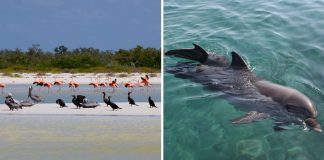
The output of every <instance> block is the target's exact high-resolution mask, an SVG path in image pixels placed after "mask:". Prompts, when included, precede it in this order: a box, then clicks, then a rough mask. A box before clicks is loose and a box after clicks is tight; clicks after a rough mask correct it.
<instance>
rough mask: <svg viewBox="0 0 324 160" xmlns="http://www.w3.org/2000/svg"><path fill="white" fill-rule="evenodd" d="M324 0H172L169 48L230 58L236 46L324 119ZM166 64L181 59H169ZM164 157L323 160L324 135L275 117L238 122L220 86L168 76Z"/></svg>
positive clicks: (260, 72)
mask: <svg viewBox="0 0 324 160" xmlns="http://www.w3.org/2000/svg"><path fill="white" fill-rule="evenodd" d="M323 8H324V2H323V1H306V0H302V1H284V0H274V1H271V2H267V1H243V0H235V1H220V0H203V1H194V0H165V2H164V12H165V13H164V45H165V46H164V49H165V51H168V50H170V49H177V48H192V45H191V43H197V44H199V45H201V46H202V47H203V48H205V49H206V50H207V51H209V52H214V53H218V54H223V55H225V56H226V57H227V58H230V57H231V56H230V52H231V51H236V52H238V53H239V54H240V55H243V57H244V58H245V59H246V60H247V61H248V63H249V65H250V66H251V68H252V70H253V72H255V73H256V74H257V75H258V76H260V77H263V78H265V79H267V80H269V81H272V82H275V83H278V84H281V85H285V86H290V87H292V88H296V89H298V90H299V91H301V92H303V93H304V94H306V95H307V96H309V97H310V98H311V99H312V101H313V102H314V103H315V104H316V105H317V110H318V117H317V119H318V121H319V122H320V123H321V124H322V126H323V125H324V94H323V90H324V84H323V83H322V82H323V80H324V70H323V68H324V21H323V17H324V9H323ZM164 60H165V61H164V62H165V67H168V66H172V65H174V64H175V63H176V62H178V61H180V59H177V58H170V57H165V59H164ZM164 86H165V87H164V92H165V93H164V157H165V159H170V160H171V159H179V160H180V159H185V160H190V159H203V160H205V159H207V160H209V159H240V160H247V159H262V160H301V159H303V160H304V159H307V160H313V159H314V160H317V159H323V157H324V152H323V149H324V143H323V139H324V134H323V133H315V132H313V131H308V130H304V129H303V128H302V127H300V126H293V125H290V126H287V130H285V131H274V130H273V121H272V120H269V119H267V120H263V121H260V122H257V123H253V124H246V125H234V124H231V123H230V121H229V120H231V119H233V118H235V117H238V116H241V115H242V114H244V112H242V111H239V110H237V109H236V108H235V107H234V106H232V105H231V104H230V103H229V102H228V101H227V100H225V99H223V98H222V93H220V92H210V91H206V90H204V89H203V88H202V86H201V85H199V84H196V83H193V82H191V81H189V80H184V79H179V78H175V77H174V76H173V75H171V74H169V73H165V75H164Z"/></svg>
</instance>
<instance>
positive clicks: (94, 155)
mask: <svg viewBox="0 0 324 160" xmlns="http://www.w3.org/2000/svg"><path fill="white" fill-rule="evenodd" d="M160 124H161V117H160V116H46V115H44V116H42V115H39V116H31V115H1V116H0V126H1V132H0V147H1V150H0V159H15V160H18V159H21V160H45V159H46V160H58V159H62V160H63V159H71V160H72V159H78V160H107V159H114V160H124V159H135V160H153V159H161V158H160V157H161V147H160V146H161V127H160V126H161V125H160Z"/></svg>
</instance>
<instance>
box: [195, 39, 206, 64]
mask: <svg viewBox="0 0 324 160" xmlns="http://www.w3.org/2000/svg"><path fill="white" fill-rule="evenodd" d="M192 44H193V45H194V46H195V48H194V49H193V50H194V51H196V54H195V55H194V56H195V58H196V60H198V61H199V62H201V63H203V62H205V61H206V59H208V53H207V52H206V51H205V50H204V49H203V48H202V47H200V46H199V45H197V44H195V43H192Z"/></svg>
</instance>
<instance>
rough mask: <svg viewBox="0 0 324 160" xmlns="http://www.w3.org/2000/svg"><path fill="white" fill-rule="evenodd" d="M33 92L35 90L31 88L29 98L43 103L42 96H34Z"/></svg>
mask: <svg viewBox="0 0 324 160" xmlns="http://www.w3.org/2000/svg"><path fill="white" fill-rule="evenodd" d="M32 90H33V87H32V86H30V87H29V91H28V97H29V98H30V99H32V100H33V101H34V102H41V101H42V98H41V96H39V95H36V94H32Z"/></svg>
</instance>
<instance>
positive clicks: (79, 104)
mask: <svg viewBox="0 0 324 160" xmlns="http://www.w3.org/2000/svg"><path fill="white" fill-rule="evenodd" d="M72 97H73V99H72V103H73V104H74V105H76V106H77V108H81V107H82V103H83V102H84V100H85V99H86V97H85V96H83V95H77V96H76V95H72Z"/></svg>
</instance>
